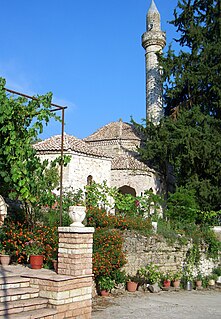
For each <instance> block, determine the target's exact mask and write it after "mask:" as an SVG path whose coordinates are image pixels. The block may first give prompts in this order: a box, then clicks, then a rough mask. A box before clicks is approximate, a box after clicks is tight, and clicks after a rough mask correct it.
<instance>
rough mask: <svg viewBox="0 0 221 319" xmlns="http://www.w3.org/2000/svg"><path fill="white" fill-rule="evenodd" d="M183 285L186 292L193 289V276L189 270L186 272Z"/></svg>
mask: <svg viewBox="0 0 221 319" xmlns="http://www.w3.org/2000/svg"><path fill="white" fill-rule="evenodd" d="M183 283H184V287H185V289H186V290H188V291H190V290H192V289H193V274H192V271H191V270H190V269H189V268H187V269H185V271H184V275H183Z"/></svg>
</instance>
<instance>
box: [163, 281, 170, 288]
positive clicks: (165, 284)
mask: <svg viewBox="0 0 221 319" xmlns="http://www.w3.org/2000/svg"><path fill="white" fill-rule="evenodd" d="M163 286H164V287H165V288H169V287H170V280H164V282H163Z"/></svg>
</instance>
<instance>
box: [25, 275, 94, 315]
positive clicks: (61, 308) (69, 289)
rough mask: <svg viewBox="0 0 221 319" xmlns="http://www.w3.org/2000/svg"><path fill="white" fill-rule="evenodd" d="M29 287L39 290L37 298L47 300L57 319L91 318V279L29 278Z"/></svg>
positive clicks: (87, 277)
mask: <svg viewBox="0 0 221 319" xmlns="http://www.w3.org/2000/svg"><path fill="white" fill-rule="evenodd" d="M30 286H31V287H36V288H39V297H43V298H47V299H48V303H49V304H48V306H49V307H51V308H53V309H56V310H57V315H55V316H54V317H55V318H56V319H57V318H59V319H62V318H81V319H90V318H91V307H92V301H91V293H92V277H91V276H86V277H85V276H84V277H74V278H73V277H67V276H64V275H61V276H59V275H57V276H54V279H48V278H36V277H35V278H30Z"/></svg>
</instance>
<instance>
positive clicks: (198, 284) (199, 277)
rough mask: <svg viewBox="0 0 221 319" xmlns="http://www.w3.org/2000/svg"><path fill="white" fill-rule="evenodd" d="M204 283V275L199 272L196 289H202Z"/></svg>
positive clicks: (196, 278)
mask: <svg viewBox="0 0 221 319" xmlns="http://www.w3.org/2000/svg"><path fill="white" fill-rule="evenodd" d="M202 281H203V275H202V274H201V272H198V273H197V275H196V277H195V284H196V288H200V287H202Z"/></svg>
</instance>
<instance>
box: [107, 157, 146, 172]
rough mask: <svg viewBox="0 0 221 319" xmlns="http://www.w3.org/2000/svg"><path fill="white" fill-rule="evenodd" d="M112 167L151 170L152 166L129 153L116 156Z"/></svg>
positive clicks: (116, 168)
mask: <svg viewBox="0 0 221 319" xmlns="http://www.w3.org/2000/svg"><path fill="white" fill-rule="evenodd" d="M111 169H114V170H126V169H128V170H141V171H146V172H147V171H148V172H149V171H150V168H149V167H148V166H147V165H146V164H144V163H143V162H141V161H139V160H138V159H136V158H134V157H132V156H130V155H127V154H124V155H119V156H117V157H115V158H114V159H113V160H112V162H111Z"/></svg>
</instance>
